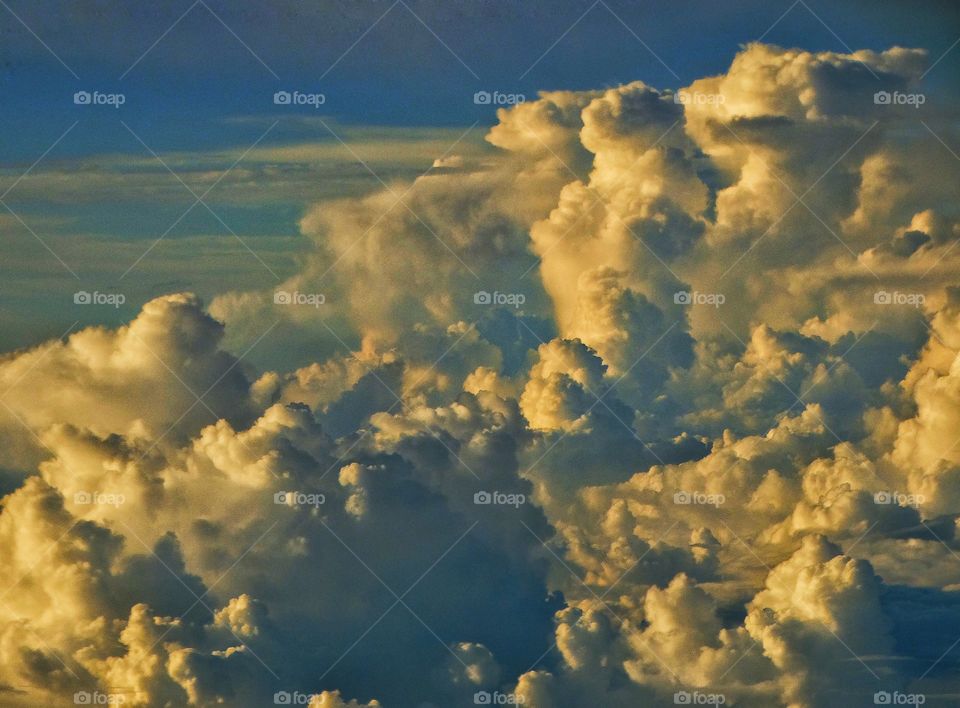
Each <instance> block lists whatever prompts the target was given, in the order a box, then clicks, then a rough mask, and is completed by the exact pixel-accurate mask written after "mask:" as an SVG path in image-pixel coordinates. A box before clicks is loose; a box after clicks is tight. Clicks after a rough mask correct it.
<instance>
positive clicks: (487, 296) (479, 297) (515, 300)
mask: <svg viewBox="0 0 960 708" xmlns="http://www.w3.org/2000/svg"><path fill="white" fill-rule="evenodd" d="M526 301H527V296H526V295H524V294H523V293H502V292H500V291H499V290H494V291H493V292H492V293H488V292H487V291H486V290H478V291H477V292H475V293H474V294H473V304H474V305H512V306H513V307H520V306H521V305H523V303H525V302H526Z"/></svg>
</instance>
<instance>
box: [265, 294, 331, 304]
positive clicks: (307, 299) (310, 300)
mask: <svg viewBox="0 0 960 708" xmlns="http://www.w3.org/2000/svg"><path fill="white" fill-rule="evenodd" d="M326 301H327V296H326V295H324V294H323V293H301V292H299V291H297V290H294V291H293V292H290V291H289V290H275V291H274V293H273V304H274V305H310V306H311V307H320V305H322V304H324V303H325V302H326Z"/></svg>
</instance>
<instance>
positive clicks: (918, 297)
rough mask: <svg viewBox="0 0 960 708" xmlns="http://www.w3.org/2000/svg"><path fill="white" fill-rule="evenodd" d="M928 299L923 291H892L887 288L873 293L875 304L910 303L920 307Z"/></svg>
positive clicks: (912, 305)
mask: <svg viewBox="0 0 960 708" xmlns="http://www.w3.org/2000/svg"><path fill="white" fill-rule="evenodd" d="M926 301H927V298H926V297H925V296H924V294H923V293H902V292H900V291H899V290H894V291H893V292H892V293H891V292H889V291H887V290H877V292H875V293H874V294H873V304H874V305H910V306H911V307H920V306H921V305H922V304H924V303H925V302H926Z"/></svg>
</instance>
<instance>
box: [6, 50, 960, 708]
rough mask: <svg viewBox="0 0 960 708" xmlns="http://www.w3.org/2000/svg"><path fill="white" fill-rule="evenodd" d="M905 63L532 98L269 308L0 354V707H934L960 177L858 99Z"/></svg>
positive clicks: (334, 234)
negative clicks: (486, 147) (259, 351)
mask: <svg viewBox="0 0 960 708" xmlns="http://www.w3.org/2000/svg"><path fill="white" fill-rule="evenodd" d="M927 65H928V61H927V57H926V54H925V53H924V52H923V51H919V50H911V49H903V48H892V49H889V50H887V51H884V52H875V51H860V52H856V53H853V54H837V53H832V52H821V53H813V52H805V51H801V50H796V49H790V50H788V49H782V48H779V47H775V46H770V45H762V44H753V45H749V46H747V47H745V48H743V49H742V50H741V51H740V53H739V54H737V55H736V57H735V58H734V59H733V61H732V63H731V65H730V67H729V69H728V71H727V72H726V73H725V74H723V75H721V76H715V77H706V78H703V79H700V80H698V81H695V82H694V83H693V84H691V85H690V86H688V87H684V88H683V89H680V90H678V91H661V90H658V89H656V88H654V87H651V86H648V85H646V84H644V83H642V82H639V81H638V82H634V83H630V84H626V85H623V86H618V87H616V88H609V89H605V90H598V91H584V92H565V91H555V92H545V93H542V94H541V95H540V96H539V98H537V99H536V100H532V101H529V102H527V103H524V104H521V105H519V106H516V107H514V108H510V109H501V110H500V111H499V114H498V115H499V123H498V124H497V125H496V126H494V127H493V128H492V129H491V130H490V132H489V134H488V136H487V139H488V141H489V142H490V143H491V144H492V145H493V146H495V147H496V148H497V153H496V154H495V156H493V157H487V156H481V157H477V156H475V155H467V156H459V157H458V156H450V155H445V156H443V158H442V160H441V161H440V162H439V163H438V169H436V170H433V171H431V172H429V173H427V174H426V175H424V176H422V177H420V178H418V179H416V180H415V181H413V182H397V183H395V184H389V185H386V186H385V187H384V189H382V190H379V191H376V192H373V193H371V194H369V195H367V196H364V197H362V198H342V199H337V200H333V201H324V202H321V203H319V204H316V205H314V206H313V207H311V208H310V209H309V210H307V212H306V213H305V215H304V217H303V219H302V221H301V229H302V232H303V234H304V235H305V236H306V237H307V238H309V239H311V240H312V242H313V243H314V244H315V250H314V251H313V252H312V253H311V254H310V255H309V256H308V257H307V258H306V259H305V260H304V262H303V263H302V264H301V267H300V269H299V271H298V272H297V274H296V275H295V276H293V277H292V278H290V279H289V280H287V281H286V282H284V283H283V284H282V285H281V286H280V287H279V288H278V293H279V294H281V295H282V297H278V296H277V295H278V293H274V292H259V291H250V292H240V291H236V292H229V293H223V294H222V295H220V296H218V297H217V298H216V299H215V300H214V301H213V302H212V303H210V306H209V309H205V308H204V305H203V304H202V303H201V302H200V301H199V300H198V299H197V298H196V297H194V296H192V295H189V294H183V293H181V294H171V295H167V296H164V297H161V298H157V299H155V300H153V301H151V302H149V303H148V304H147V305H146V306H145V307H144V308H143V310H142V311H141V312H140V313H139V315H138V316H137V317H136V318H135V319H134V320H133V321H131V322H130V323H129V324H127V325H125V326H121V327H118V328H116V329H108V328H102V327H101V328H89V329H85V330H82V331H80V332H77V333H74V334H72V335H70V336H69V337H68V338H67V339H66V340H65V341H51V342H47V343H44V344H42V345H40V346H37V347H34V348H32V349H29V350H25V351H20V352H14V353H10V354H7V355H5V356H4V357H3V358H2V359H0V389H2V390H3V391H5V393H3V394H2V396H0V401H2V402H3V407H2V408H0V436H2V439H3V441H4V443H5V444H4V445H3V457H2V460H0V467H2V468H3V469H4V470H6V471H7V473H6V477H5V480H6V481H7V487H8V489H9V494H7V495H6V496H5V497H4V498H3V502H2V505H3V508H2V513H0V539H2V543H0V565H2V567H3V568H4V570H5V572H4V575H5V577H6V578H8V581H9V582H8V583H7V585H9V587H6V586H5V588H3V589H0V691H2V693H3V702H4V705H12V706H20V705H22V706H27V705H37V704H38V702H40V703H43V704H44V705H51V706H56V705H72V704H73V703H74V702H75V696H76V695H77V694H78V693H80V694H82V695H84V696H87V697H90V696H100V695H104V696H113V697H114V698H116V697H118V696H122V697H123V698H122V700H123V701H124V702H125V703H127V704H130V705H142V706H181V705H191V706H214V705H230V706H240V707H246V706H251V707H252V706H262V705H270V704H273V703H279V704H283V703H284V702H287V703H293V702H299V703H301V704H307V703H308V702H309V705H311V706H314V707H315V708H318V707H320V706H324V707H328V706H329V707H332V706H339V707H343V706H350V707H363V706H379V705H381V704H382V705H384V706H466V705H473V704H475V702H476V701H478V700H480V701H483V700H486V699H489V701H490V702H491V703H492V702H495V701H497V700H499V699H504V700H506V699H509V700H511V701H513V702H517V701H523V702H524V703H525V704H526V705H528V706H533V707H534V708H567V707H568V706H588V705H589V706H592V705H604V706H624V707H626V706H636V705H651V706H667V705H675V704H676V703H677V702H680V703H683V702H691V703H693V702H700V703H703V702H713V703H717V702H719V701H720V700H721V697H722V700H723V701H724V702H725V703H726V704H728V705H737V706H748V707H750V706H756V707H757V708H759V707H761V706H764V707H766V706H788V707H789V708H807V707H809V708H819V707H821V706H834V705H870V704H872V703H873V701H874V700H875V695H876V694H878V692H880V694H881V698H880V700H882V699H883V695H888V696H894V697H896V696H901V697H902V696H914V697H915V696H917V695H922V696H923V697H924V698H925V699H926V700H927V702H928V703H930V704H935V702H936V701H944V702H945V703H944V704H945V705H947V704H949V702H950V701H951V700H955V698H956V695H957V694H958V693H960V685H958V683H957V681H956V675H957V671H958V664H957V659H956V655H955V654H954V653H951V650H952V649H953V648H954V645H955V641H956V639H957V637H956V636H955V635H956V631H955V630H956V628H957V627H960V595H958V594H957V588H960V565H958V560H957V550H958V545H957V541H956V525H957V522H956V519H957V515H958V513H960V444H958V442H957V440H956V438H957V435H958V434H960V363H958V362H960V356H958V355H960V289H958V288H957V287H956V286H957V285H960V284H958V283H956V282H954V281H955V280H956V277H955V274H956V273H957V267H958V265H960V261H958V259H960V255H958V251H955V250H954V249H953V245H954V244H955V242H956V238H957V237H958V235H960V222H958V221H957V213H956V185H957V183H958V179H960V167H958V164H960V163H958V162H957V161H956V160H955V158H954V156H952V155H951V154H950V153H949V152H947V151H945V150H943V149H942V145H940V144H939V143H938V142H937V141H935V140H932V139H931V136H930V132H931V131H939V130H941V129H943V125H944V121H943V119H942V115H943V113H942V112H938V111H931V112H922V113H916V111H917V109H915V108H912V107H910V106H903V105H895V104H887V103H884V102H882V101H881V102H879V103H878V102H876V101H875V98H874V94H875V93H876V92H878V91H887V92H901V93H902V92H911V91H916V90H918V89H916V88H915V87H916V85H917V83H918V81H919V79H920V78H921V74H922V73H923V71H924V69H925V67H926V66H927ZM911 111H913V113H911ZM921 118H923V121H924V122H922V123H921V120H920V119H921ZM436 157H437V158H438V159H439V158H441V155H437V156H436ZM319 295H322V296H323V297H322V304H319V299H318V298H317V297H314V298H313V300H312V301H311V300H310V299H309V297H308V296H319ZM287 296H289V297H287ZM311 302H312V303H313V304H309V303H311ZM314 305H316V306H314ZM251 346H252V347H265V348H266V349H267V350H268V351H269V350H277V351H279V350H287V354H289V352H290V351H294V352H295V353H296V356H297V357H298V358H300V359H302V361H301V362H300V363H301V364H302V366H299V367H294V368H292V369H291V368H289V367H285V366H279V365H278V366H277V367H276V370H272V371H265V372H256V371H254V370H253V368H252V367H251V366H250V365H248V364H247V363H246V362H245V361H244V357H245V353H246V352H247V351H248V350H249V347H251ZM231 352H232V353H231ZM283 360H284V361H288V360H289V358H284V359H283ZM884 692H886V694H884ZM898 692H899V693H898Z"/></svg>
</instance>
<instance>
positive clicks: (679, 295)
mask: <svg viewBox="0 0 960 708" xmlns="http://www.w3.org/2000/svg"><path fill="white" fill-rule="evenodd" d="M726 301H727V296H726V295H724V294H723V293H701V292H698V291H696V290H679V291H677V292H675V293H674V294H673V303H674V304H675V305H713V306H714V307H720V305H722V304H723V303H725V302H726Z"/></svg>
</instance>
